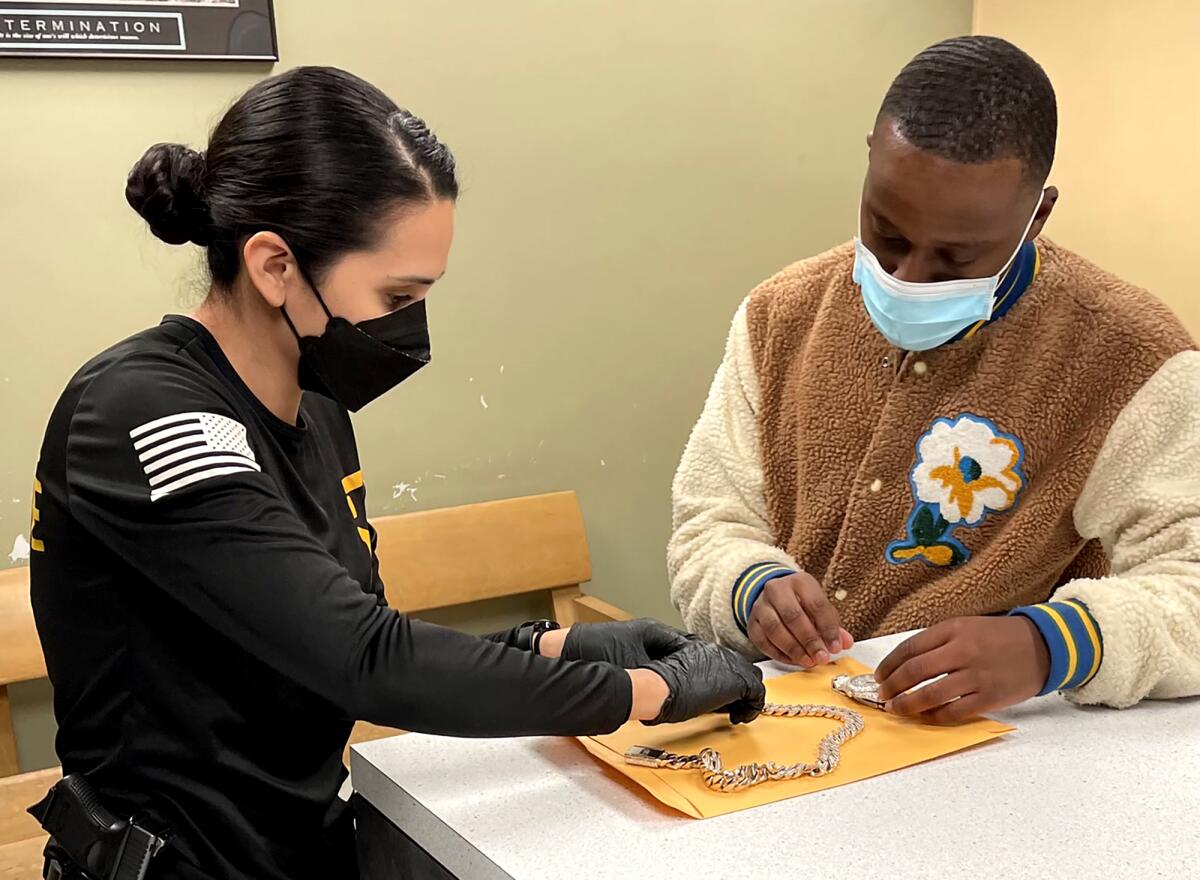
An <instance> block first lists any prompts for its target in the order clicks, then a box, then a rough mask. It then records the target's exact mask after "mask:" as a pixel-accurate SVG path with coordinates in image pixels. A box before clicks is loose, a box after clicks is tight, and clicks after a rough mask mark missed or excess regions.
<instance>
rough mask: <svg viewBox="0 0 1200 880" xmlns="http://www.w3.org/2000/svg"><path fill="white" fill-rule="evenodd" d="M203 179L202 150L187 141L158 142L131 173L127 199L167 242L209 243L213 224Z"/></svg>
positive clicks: (126, 192) (155, 232) (127, 182)
mask: <svg viewBox="0 0 1200 880" xmlns="http://www.w3.org/2000/svg"><path fill="white" fill-rule="evenodd" d="M203 180H204V155H203V154H202V153H197V152H196V151H195V150H192V149H189V148H188V147H185V146H184V145H183V144H155V145H154V146H152V147H151V148H150V149H148V150H147V151H146V154H145V155H144V156H142V158H141V159H140V160H138V163H137V164H136V165H134V166H133V170H132V171H130V172H129V179H128V180H127V181H126V182H125V199H126V200H127V201H128V202H129V204H130V205H131V206H132V207H133V210H135V211H137V212H138V213H139V214H141V215H142V217H144V218H145V220H146V223H148V224H149V225H150V231H151V232H153V233H154V234H155V235H157V236H158V237H159V238H161V239H162V240H163V241H165V242H166V243H167V244H187V243H188V242H189V241H191V242H195V243H196V244H198V245H207V244H208V242H209V231H210V230H209V227H210V226H211V225H212V223H211V220H210V219H209V216H208V207H207V205H205V203H204V196H203V194H202V192H201V187H202V186H203Z"/></svg>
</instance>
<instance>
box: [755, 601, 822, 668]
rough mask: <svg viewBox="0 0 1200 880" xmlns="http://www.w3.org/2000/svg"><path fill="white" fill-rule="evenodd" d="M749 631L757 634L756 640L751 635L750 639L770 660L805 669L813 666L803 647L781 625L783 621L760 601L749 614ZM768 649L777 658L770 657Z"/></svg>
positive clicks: (766, 604) (768, 606)
mask: <svg viewBox="0 0 1200 880" xmlns="http://www.w3.org/2000/svg"><path fill="white" fill-rule="evenodd" d="M749 630H750V632H751V633H757V634H758V638H756V639H755V638H754V636H753V635H752V636H751V638H752V639H754V642H755V644H757V645H758V646H759V647H760V648H762V649H763V652H764V653H766V654H767V656H769V657H771V659H772V660H779V662H781V663H787V664H789V665H792V666H803V667H805V668H806V669H807V668H808V667H810V666H812V665H813V659H812V658H811V657H809V656H808V652H807V651H805V650H804V646H803V645H801V644H800V643H799V642H798V641H796V638H795V636H793V635H792V633H791V631H790V630H789V629H788V628H787V627H786V626H784V625H783V621H782V620H780V618H779V615H778V614H777V613H776V612H775V609H774V608H773V607H772V606H771V605H770V604H769V603H767V602H763V601H762V600H761V599H760V600H759V601H758V602H756V603H755V605H754V611H753V612H751V614H750V627H749ZM768 647H769V648H771V649H773V650H774V652H775V654H777V655H778V656H772V654H771V650H768Z"/></svg>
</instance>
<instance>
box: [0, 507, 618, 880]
mask: <svg viewBox="0 0 1200 880" xmlns="http://www.w3.org/2000/svg"><path fill="white" fill-rule="evenodd" d="M372 523H373V525H374V526H375V528H376V530H377V531H378V532H379V549H378V554H379V564H380V571H381V574H382V576H383V579H384V583H385V584H387V598H388V603H389V604H390V605H391V606H392V607H393V608H396V609H399V610H400V611H405V612H411V611H427V610H430V609H434V608H445V607H449V606H452V605H463V604H466V603H468V602H478V601H480V600H483V599H495V598H500V597H503V596H516V595H520V594H525V593H534V592H549V594H550V598H551V601H552V603H553V606H554V616H555V617H556V618H557V619H558V620H559V622H561V623H562V624H563V625H567V624H572V623H583V622H591V621H602V620H628V619H629V617H630V615H628V614H626V613H625V612H624V611H622V610H620V609H619V608H616V607H614V606H612V605H610V604H608V603H607V602H604V601H602V600H600V599H597V598H595V597H594V596H587V595H585V594H584V593H583V591H582V590H581V589H580V585H581V584H583V583H586V582H587V581H589V580H590V579H591V577H592V566H591V558H590V556H589V555H588V545H587V535H586V532H585V530H584V525H583V514H582V513H581V511H580V509H579V500H578V498H577V497H576V495H575V493H574V492H558V493H555V494H551V495H536V496H532V497H529V498H513V499H509V500H505V501H492V502H486V503H482V504H468V505H466V506H463V507H452V508H445V509H442V510H429V511H424V512H421V513H409V514H403V515H400V516H385V517H380V518H379V519H375V520H372ZM45 677H46V662H45V660H44V659H43V657H42V647H41V642H40V641H39V640H38V636H37V630H36V629H35V627H34V622H33V609H32V608H31V607H30V602H29V569H27V568H11V569H6V570H4V571H0V880H7V878H10V877H11V878H22V880H24V878H29V877H38V876H40V872H41V864H42V858H41V853H42V847H43V846H44V845H45V842H46V835H45V834H44V833H43V832H42V829H41V828H40V827H39V826H38V824H37V822H36V821H35V820H34V819H33V817H32V816H30V815H28V814H27V813H26V812H25V808H26V807H27V806H29V805H30V804H32V803H34V802H35V801H37V800H38V799H40V798H41V797H42V796H43V795H44V794H45V793H46V790H47V789H48V788H50V786H52V785H53V784H54V783H55V782H56V781H57V780H58V779H59V778H61V776H62V769H61V768H59V767H53V768H50V769H48V770H38V771H34V772H32V773H18V771H19V769H20V767H19V765H18V763H17V744H16V739H15V737H14V735H13V728H12V715H11V712H10V711H9V702H8V685H10V684H13V683H14V682H21V681H32V680H35V679H39V678H45ZM402 732H403V731H399V730H392V729H390V728H386V727H378V726H376V725H373V724H367V723H365V722H359V723H358V724H357V725H355V728H354V732H353V734H352V735H351V738H350V742H352V743H354V742H366V741H368V740H372V739H379V738H380V737H384V736H394V735H396V734H398V733H402Z"/></svg>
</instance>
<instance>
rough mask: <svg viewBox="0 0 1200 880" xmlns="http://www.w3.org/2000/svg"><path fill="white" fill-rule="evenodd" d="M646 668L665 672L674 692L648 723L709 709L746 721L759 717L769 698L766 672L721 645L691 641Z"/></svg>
mask: <svg viewBox="0 0 1200 880" xmlns="http://www.w3.org/2000/svg"><path fill="white" fill-rule="evenodd" d="M645 668H647V669H652V670H653V671H655V672H657V673H658V674H659V675H661V676H662V677H663V680H664V681H666V683H667V687H668V688H669V689H670V692H671V694H670V696H668V697H667V701H666V702H665V703H663V707H662V712H660V713H659V715H658V717H657V718H655V719H654V720H653V721H649V722H647V723H648V724H673V723H675V722H677V721H687V720H688V719H689V718H695V717H696V716H697V715H703V714H705V713H706V712H728V713H729V720H730V721H732V722H733V723H734V724H746V723H748V722H750V721H753V720H754V719H755V718H757V717H758V713H759V712H761V711H762V708H763V704H764V703H765V702H766V699H767V689H766V688H765V687H763V683H762V671H761V670H760V669H759V668H758V667H757V666H755V665H754V664H753V663H751V662H750V661H749V660H746V659H745V658H743V657H742V656H740V655H739V654H735V653H734V652H733V651H731V650H729V649H728V648H722V647H721V646H720V645H713V644H710V643H708V642H701V641H689V642H688V644H687V645H685V646H684V647H682V648H680V649H679V650H678V651H676V652H675V653H674V654H671V655H670V656H667V657H664V658H662V659H661V660H655V661H653V662H650V663H647V664H645Z"/></svg>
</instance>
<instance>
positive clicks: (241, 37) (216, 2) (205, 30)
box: [0, 0, 279, 62]
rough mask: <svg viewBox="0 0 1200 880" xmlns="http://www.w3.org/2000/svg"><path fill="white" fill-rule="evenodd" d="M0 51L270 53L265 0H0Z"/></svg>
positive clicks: (272, 42) (200, 56) (267, 57)
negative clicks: (97, 0) (65, 0)
mask: <svg viewBox="0 0 1200 880" xmlns="http://www.w3.org/2000/svg"><path fill="white" fill-rule="evenodd" d="M0 57H9V58H14V57H16V58H122V59H125V60H129V59H131V58H132V59H156V60H162V59H164V58H168V59H172V58H173V59H179V60H191V61H206V60H207V61H217V60H219V61H259V62H261V61H278V60H279V44H278V40H277V39H276V35H275V11H274V3H273V2H272V0H116V2H112V0H108V2H90V0H76V2H68V3H58V2H53V0H24V2H7V0H0Z"/></svg>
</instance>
